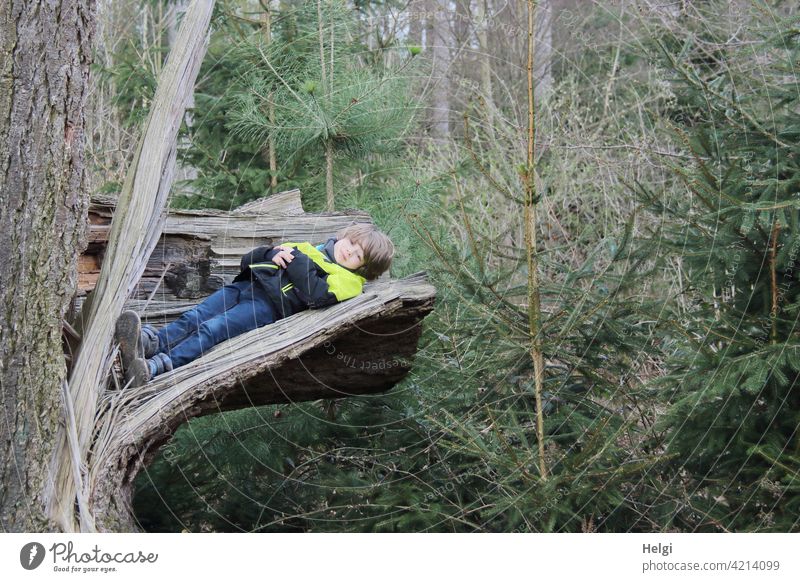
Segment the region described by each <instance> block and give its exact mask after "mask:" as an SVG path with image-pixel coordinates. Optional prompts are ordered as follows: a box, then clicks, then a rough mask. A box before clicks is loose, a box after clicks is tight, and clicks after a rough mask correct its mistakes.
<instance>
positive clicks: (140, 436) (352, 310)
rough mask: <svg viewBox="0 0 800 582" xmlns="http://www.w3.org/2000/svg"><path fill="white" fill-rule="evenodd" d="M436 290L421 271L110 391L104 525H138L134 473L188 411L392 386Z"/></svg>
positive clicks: (95, 483)
mask: <svg viewBox="0 0 800 582" xmlns="http://www.w3.org/2000/svg"><path fill="white" fill-rule="evenodd" d="M434 296H435V289H434V288H433V287H432V286H431V285H430V284H428V283H427V282H426V280H425V274H424V273H417V274H416V275H412V276H410V277H407V278H405V279H401V280H384V281H376V282H373V283H368V284H367V285H366V286H365V290H364V293H363V294H362V295H361V296H359V297H356V298H354V299H350V300H348V301H345V302H343V303H340V304H338V305H335V306H332V307H328V308H325V309H322V310H312V311H305V312H302V313H299V314H296V315H294V316H292V317H289V318H287V319H283V320H280V321H278V322H276V323H274V324H271V325H267V326H264V327H262V328H260V329H257V330H255V331H252V332H250V333H247V334H244V335H241V336H239V337H236V338H234V339H232V340H229V341H227V342H224V343H222V344H220V345H219V346H216V347H215V348H214V349H212V350H211V351H209V352H208V353H207V354H205V355H204V356H203V357H202V358H200V359H198V360H195V361H194V362H191V363H190V364H187V365H186V366H183V367H181V368H179V369H177V370H175V371H174V372H171V373H168V374H165V375H163V376H160V377H158V378H157V379H156V380H154V381H153V382H150V383H149V384H147V385H146V386H144V387H143V388H140V389H138V390H125V391H122V392H108V393H106V395H105V396H104V397H103V402H102V407H103V409H104V410H105V411H106V413H105V415H106V416H108V417H111V418H114V419H115V421H114V423H113V424H106V425H104V426H103V427H100V428H99V433H98V438H97V440H96V443H95V448H94V450H93V454H92V463H91V473H90V475H89V482H90V483H91V484H92V489H91V491H90V496H89V498H90V502H91V504H92V507H93V508H94V510H95V514H96V515H97V516H98V522H97V526H98V528H99V529H101V530H102V529H106V530H113V531H121V530H134V529H135V520H134V519H133V517H132V513H131V506H130V500H131V498H130V496H131V486H132V483H133V479H134V478H135V476H136V473H137V472H138V471H139V470H140V469H141V468H142V467H143V466H144V465H145V464H146V463H147V462H148V460H149V459H150V458H151V457H152V455H153V454H155V452H156V451H157V449H158V447H159V446H161V445H162V444H163V443H164V442H166V441H167V440H168V439H169V438H170V436H171V435H172V433H173V432H174V430H175V429H176V428H177V427H178V426H179V425H180V424H182V423H183V422H185V421H186V420H188V419H189V418H192V417H196V416H201V415H204V414H212V413H216V412H220V411H224V410H231V409H239V408H244V407H251V406H259V405H264V404H274V403H280V402H299V401H304V400H314V399H318V398H341V397H346V396H352V395H364V394H374V393H379V392H383V391H386V390H388V389H390V388H391V387H392V386H394V385H395V384H396V383H397V382H399V381H400V380H401V379H402V378H403V377H404V376H405V375H406V374H407V372H408V370H409V369H410V366H411V362H412V360H413V356H414V353H415V352H416V349H417V341H418V339H419V336H420V333H421V323H422V319H423V318H424V317H425V315H427V313H429V312H430V311H431V309H432V308H433V302H434Z"/></svg>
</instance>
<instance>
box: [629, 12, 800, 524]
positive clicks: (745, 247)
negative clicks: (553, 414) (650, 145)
mask: <svg viewBox="0 0 800 582" xmlns="http://www.w3.org/2000/svg"><path fill="white" fill-rule="evenodd" d="M717 4H724V3H715V2H711V3H707V5H704V6H705V9H706V10H707V11H706V12H702V13H699V14H698V15H696V16H695V18H694V19H693V20H692V21H687V22H684V23H682V24H685V25H686V26H685V27H683V26H682V27H681V29H680V30H679V31H677V32H676V31H666V32H665V31H662V35H661V36H660V38H657V47H658V48H659V49H660V53H661V54H660V59H661V62H662V63H663V66H664V67H665V69H666V70H667V71H669V72H670V73H671V74H672V78H673V81H672V85H673V90H674V92H675V94H676V97H677V104H676V107H675V109H674V110H673V112H672V116H673V120H674V124H673V127H674V137H675V139H676V143H677V144H678V145H679V146H680V147H682V149H683V150H684V151H686V152H687V153H688V154H689V155H690V156H691V159H690V161H689V162H687V163H685V164H680V165H678V164H676V165H675V166H674V172H675V175H676V177H677V178H678V179H680V181H681V182H682V184H683V186H684V195H683V196H678V197H674V198H673V197H669V196H665V195H663V193H657V192H653V191H651V190H650V189H648V188H646V187H644V186H637V191H638V192H639V193H640V194H641V196H642V198H643V200H644V201H645V202H646V203H647V205H648V207H649V209H650V210H651V211H652V212H654V213H655V216H656V217H657V218H658V220H659V223H660V227H659V228H658V229H657V230H655V231H654V232H653V234H652V236H651V237H649V241H648V244H646V245H644V246H643V247H642V248H641V251H642V253H643V254H647V253H651V254H650V256H651V258H653V257H657V258H658V262H657V263H656V267H657V266H658V265H663V264H664V263H663V261H664V260H665V259H669V260H673V259H675V258H678V259H679V260H680V263H681V265H682V269H681V273H682V286H681V290H680V295H679V296H678V297H676V298H673V301H671V302H670V303H669V304H668V305H667V307H668V308H669V310H670V311H669V313H670V315H669V316H668V317H666V318H664V322H665V325H664V326H663V327H664V335H663V342H664V347H665V349H666V351H667V352H668V354H669V355H668V357H667V359H666V362H665V365H666V367H667V370H668V373H667V374H666V375H665V376H664V377H663V378H661V379H659V380H658V381H657V382H654V383H653V384H652V387H653V389H654V393H653V394H654V396H656V397H658V398H660V399H661V400H662V402H663V403H664V405H665V406H666V408H667V413H666V414H665V415H664V416H663V417H662V418H661V420H660V423H659V428H660V429H661V430H663V431H665V434H664V437H663V440H659V441H657V443H656V444H655V446H658V447H664V448H665V449H666V451H667V452H668V453H669V454H670V455H672V456H671V458H670V465H669V467H670V470H669V472H668V473H667V474H666V475H665V479H666V481H667V489H665V492H664V494H663V496H662V498H661V500H662V501H664V502H665V504H664V505H663V506H662V507H661V510H662V511H663V515H662V516H661V518H660V519H661V520H662V522H663V524H664V527H676V528H679V529H681V530H690V531H719V530H724V531H765V530H766V531H796V530H797V529H798V522H797V515H798V510H800V506H799V505H798V504H799V503H800V500H799V498H798V497H797V495H796V493H797V478H798V475H800V465H798V450H800V449H799V448H798V447H800V444H799V443H800V440H798V428H799V427H800V391H798V378H799V376H798V373H800V343H798V340H797V329H798V328H797V325H798V314H799V313H800V291H799V290H800V287H799V286H798V281H799V280H800V274H799V273H798V269H797V259H798V251H800V216H799V215H798V213H799V212H800V204H798V195H799V194H800V167H799V166H798V164H799V163H800V145H798V144H800V139H799V138H800V125H798V123H797V119H798V117H797V115H798V111H800V87H799V86H798V83H797V71H796V67H797V62H798V54H799V52H798V51H799V50H800V34H798V30H800V28H799V27H798V25H799V24H800V20H798V15H797V14H793V15H792V14H788V15H781V14H780V13H779V12H775V11H773V10H772V9H771V8H769V7H767V6H766V5H763V6H752V7H751V8H750V13H749V14H748V15H747V16H748V18H747V20H748V23H747V26H743V27H742V29H741V30H740V33H739V34H740V35H741V38H738V39H737V40H735V41H734V40H732V39H731V38H730V35H729V34H728V32H727V31H725V30H724V29H723V28H722V27H721V26H720V25H719V21H718V19H716V18H715V16H714V14H715V13H714V10H715V7H716V8H719V6H717ZM652 272H654V271H652ZM676 491H682V492H683V493H682V494H677V493H675V492H676Z"/></svg>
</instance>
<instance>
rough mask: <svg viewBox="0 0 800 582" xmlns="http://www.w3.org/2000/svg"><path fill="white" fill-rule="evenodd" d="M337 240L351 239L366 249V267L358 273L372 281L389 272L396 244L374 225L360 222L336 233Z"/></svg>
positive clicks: (357, 271) (358, 270) (361, 268)
mask: <svg viewBox="0 0 800 582" xmlns="http://www.w3.org/2000/svg"><path fill="white" fill-rule="evenodd" d="M336 238H337V240H342V239H343V238H347V239H350V242H351V243H353V244H359V245H361V248H362V249H364V265H363V266H361V267H360V268H358V269H356V271H355V272H356V273H358V274H359V275H361V276H362V277H364V278H365V279H367V280H368V281H372V280H374V279H377V278H378V277H380V276H381V275H382V274H383V273H385V272H386V271H388V270H389V267H390V266H391V264H392V258H393V257H394V244H393V243H392V241H391V239H390V238H389V237H388V236H386V235H385V234H384V233H382V232H381V231H380V230H378V229H377V228H376V227H375V225H374V224H369V223H365V222H360V223H356V224H351V225H350V226H348V227H346V228H343V229H342V230H340V231H339V232H338V233H336Z"/></svg>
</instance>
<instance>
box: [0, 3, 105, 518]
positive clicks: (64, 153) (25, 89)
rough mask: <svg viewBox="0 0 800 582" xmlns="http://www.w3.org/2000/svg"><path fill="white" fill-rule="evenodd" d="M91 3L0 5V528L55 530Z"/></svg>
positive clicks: (80, 221)
mask: <svg viewBox="0 0 800 582" xmlns="http://www.w3.org/2000/svg"><path fill="white" fill-rule="evenodd" d="M94 18H95V3H94V2H91V1H90V2H87V1H83V0H62V1H59V2H38V1H31V0H5V1H4V2H3V3H2V8H0V237H2V239H1V240H0V302H2V310H0V389H1V390H2V401H3V403H2V405H3V419H2V422H0V484H2V488H0V526H1V527H2V529H3V530H4V531H29V530H47V529H51V527H52V524H51V523H50V522H49V521H48V518H47V516H46V515H45V509H44V504H45V500H44V498H43V491H44V490H45V489H46V487H47V482H48V478H49V472H50V468H49V467H48V465H47V462H46V459H49V458H50V456H51V455H52V453H53V449H54V447H55V444H56V436H57V433H58V428H59V422H60V419H61V410H62V406H61V402H60V394H61V388H62V384H63V382H64V381H65V377H66V367H65V364H64V356H63V352H62V347H61V321H62V317H63V315H64V313H65V311H66V309H67V307H68V305H69V301H70V297H71V295H72V290H73V289H74V287H75V283H76V263H77V256H78V253H77V252H76V249H80V248H82V247H83V246H84V244H85V236H84V229H85V222H86V213H87V209H88V203H89V199H88V196H87V195H86V193H85V188H84V183H85V180H86V174H85V164H84V106H85V103H86V97H87V93H88V79H89V64H90V60H91V53H92V39H93V34H94V30H93V28H94Z"/></svg>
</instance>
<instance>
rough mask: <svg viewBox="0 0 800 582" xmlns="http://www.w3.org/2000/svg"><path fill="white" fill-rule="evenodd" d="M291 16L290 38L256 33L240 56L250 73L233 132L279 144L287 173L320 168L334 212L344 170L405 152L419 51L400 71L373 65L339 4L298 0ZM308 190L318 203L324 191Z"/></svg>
mask: <svg viewBox="0 0 800 582" xmlns="http://www.w3.org/2000/svg"><path fill="white" fill-rule="evenodd" d="M285 16H286V18H287V23H290V25H289V24H286V25H284V27H283V28H285V29H287V30H290V31H291V36H288V35H286V34H284V35H283V36H282V37H279V38H277V39H274V40H271V41H269V42H265V41H264V37H263V35H258V36H255V37H251V38H250V39H248V42H246V43H244V44H243V45H242V46H241V47H240V50H239V51H237V54H238V55H239V58H240V59H241V61H242V62H243V63H248V65H249V68H248V70H247V71H246V72H244V73H243V77H244V87H243V91H242V92H241V93H240V94H239V95H238V96H237V99H236V104H235V106H234V108H233V109H232V111H231V116H230V121H229V123H228V127H229V128H230V129H231V130H233V133H234V135H235V136H236V137H237V138H239V139H242V140H244V141H245V142H246V143H250V144H254V145H257V146H258V147H264V146H265V145H266V144H267V143H268V142H270V143H272V144H274V147H275V149H276V152H277V154H278V157H279V162H280V164H279V165H280V166H281V167H283V168H284V170H283V173H285V174H288V175H291V174H292V173H293V172H296V171H297V169H298V168H299V167H302V166H305V167H309V166H311V167H317V168H319V170H320V171H319V172H316V174H317V175H318V176H320V178H322V183H323V184H324V191H325V205H324V207H325V209H326V210H328V211H332V210H334V199H335V196H334V191H335V188H334V176H335V174H336V173H338V170H340V169H341V168H342V167H345V168H346V167H348V166H349V168H350V169H351V170H352V169H354V168H353V164H354V162H356V163H357V162H358V161H361V160H364V159H367V158H372V159H374V158H376V157H379V156H381V155H385V154H391V153H396V152H398V151H401V150H402V145H403V142H402V138H403V136H404V134H405V132H406V131H407V129H408V127H409V123H410V121H411V114H412V113H413V107H412V103H411V101H410V98H409V94H408V86H409V83H408V77H407V75H409V74H410V70H409V66H410V64H411V60H412V57H413V54H412V53H411V52H409V51H404V52H405V54H406V55H407V56H406V57H405V60H404V62H403V63H402V64H401V65H400V66H399V67H397V68H396V69H394V70H392V69H385V68H383V67H376V66H374V65H373V66H369V65H368V63H367V62H366V61H367V59H363V58H361V54H362V53H363V52H365V47H364V46H363V45H362V44H361V43H359V42H356V41H354V40H353V39H354V37H357V35H356V32H357V31H356V30H355V25H354V19H353V13H352V10H349V9H348V8H347V6H346V5H345V4H344V3H343V2H340V1H334V2H330V1H326V2H305V3H298V4H296V5H295V6H293V7H292V9H291V10H290V11H288V12H287V13H286V14H285ZM393 50H401V49H400V48H399V47H396V48H395V49H393ZM304 190H306V194H307V199H308V200H309V201H312V200H314V201H316V200H317V196H315V194H316V193H317V192H318V190H319V188H313V187H312V188H304ZM311 206H312V207H319V206H320V205H319V204H318V203H314V202H312V203H311Z"/></svg>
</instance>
